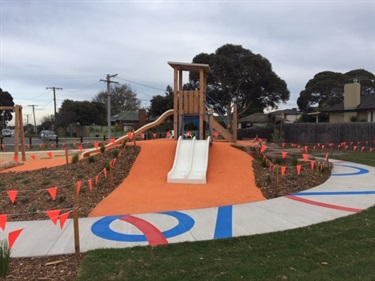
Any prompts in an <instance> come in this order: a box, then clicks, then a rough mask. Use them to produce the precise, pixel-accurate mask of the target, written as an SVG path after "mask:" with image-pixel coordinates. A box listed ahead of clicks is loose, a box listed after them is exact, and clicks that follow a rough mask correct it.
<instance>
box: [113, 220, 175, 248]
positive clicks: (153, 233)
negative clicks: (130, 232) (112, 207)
mask: <svg viewBox="0 0 375 281" xmlns="http://www.w3.org/2000/svg"><path fill="white" fill-rule="evenodd" d="M120 220H122V221H125V222H128V223H131V224H132V225H134V226H135V227H136V228H138V229H139V230H140V231H142V232H143V233H144V235H145V236H146V239H147V241H148V243H149V244H150V245H151V246H157V245H166V244H168V241H167V239H166V238H165V237H164V235H163V233H161V232H160V230H159V229H157V228H156V227H155V226H154V225H152V224H151V223H149V222H148V221H145V220H143V219H140V218H137V217H133V216H125V217H122V218H120Z"/></svg>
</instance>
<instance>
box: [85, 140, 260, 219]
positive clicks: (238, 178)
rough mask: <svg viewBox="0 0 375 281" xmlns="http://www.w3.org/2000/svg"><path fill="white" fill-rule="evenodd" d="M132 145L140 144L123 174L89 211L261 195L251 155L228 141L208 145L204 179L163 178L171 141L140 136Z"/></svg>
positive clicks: (202, 204) (237, 200) (175, 206)
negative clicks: (177, 181) (200, 181)
mask: <svg viewBox="0 0 375 281" xmlns="http://www.w3.org/2000/svg"><path fill="white" fill-rule="evenodd" d="M130 145H132V144H130ZM137 145H139V146H141V152H140V154H139V156H138V158H137V160H136V162H135V163H134V165H133V167H132V169H131V171H130V173H129V175H128V177H127V178H126V179H125V180H124V182H123V183H122V184H120V185H119V186H118V187H117V188H116V190H114V191H113V192H112V193H111V194H110V195H108V196H107V197H106V198H105V199H103V201H101V202H100V203H99V204H98V205H97V207H96V208H95V209H94V210H93V211H92V212H91V213H90V215H89V216H90V217H97V216H108V215H120V214H141V213H152V212H161V211H177V210H190V209H198V208H207V207H217V206H225V205H233V204H241V203H248V202H256V201H261V200H265V198H264V197H263V195H262V193H261V191H260V190H259V189H258V188H257V187H256V185H255V179H254V174H253V169H252V157H251V156H250V155H248V154H246V153H244V152H242V151H240V150H238V149H236V148H233V147H231V145H230V144H229V143H227V142H214V143H213V145H211V147H210V151H209V161H208V171H207V184H171V183H167V174H168V172H169V171H170V170H171V168H172V166H173V161H174V156H175V151H176V145H177V142H176V141H174V140H152V141H142V142H137ZM94 192H95V191H94Z"/></svg>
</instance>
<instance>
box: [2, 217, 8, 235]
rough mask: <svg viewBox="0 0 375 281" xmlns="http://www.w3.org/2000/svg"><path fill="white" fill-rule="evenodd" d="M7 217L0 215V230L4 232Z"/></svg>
mask: <svg viewBox="0 0 375 281" xmlns="http://www.w3.org/2000/svg"><path fill="white" fill-rule="evenodd" d="M7 217H8V215H6V214H2V215H0V228H1V229H2V230H4V231H5V226H6V224H7Z"/></svg>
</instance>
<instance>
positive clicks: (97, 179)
mask: <svg viewBox="0 0 375 281" xmlns="http://www.w3.org/2000/svg"><path fill="white" fill-rule="evenodd" d="M98 182H99V175H96V177H95V184H96V185H98Z"/></svg>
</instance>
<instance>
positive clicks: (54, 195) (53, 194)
mask: <svg viewBox="0 0 375 281" xmlns="http://www.w3.org/2000/svg"><path fill="white" fill-rule="evenodd" d="M48 192H49V194H50V195H51V197H52V199H53V200H55V199H56V193H57V187H51V188H48Z"/></svg>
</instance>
